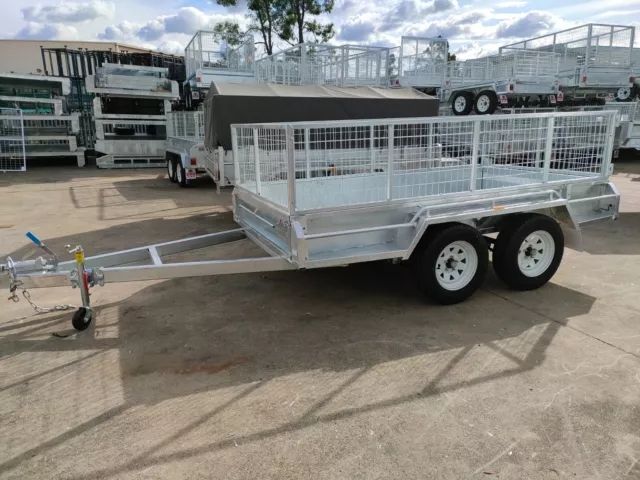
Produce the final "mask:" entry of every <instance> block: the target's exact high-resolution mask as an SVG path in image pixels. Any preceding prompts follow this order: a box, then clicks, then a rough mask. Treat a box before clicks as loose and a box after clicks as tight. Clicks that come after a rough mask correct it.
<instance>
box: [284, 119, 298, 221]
mask: <svg viewBox="0 0 640 480" xmlns="http://www.w3.org/2000/svg"><path fill="white" fill-rule="evenodd" d="M285 139H286V154H287V186H288V190H289V196H288V205H289V215H293V214H295V211H296V158H295V157H296V152H295V147H296V145H295V131H294V128H293V126H292V125H287V126H286V130H285Z"/></svg>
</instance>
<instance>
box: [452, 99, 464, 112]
mask: <svg viewBox="0 0 640 480" xmlns="http://www.w3.org/2000/svg"><path fill="white" fill-rule="evenodd" d="M454 106H455V108H456V110H457V111H458V112H462V111H463V110H464V109H465V107H466V106H467V99H466V98H464V97H458V98H456V101H455V102H454Z"/></svg>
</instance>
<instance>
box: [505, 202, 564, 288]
mask: <svg viewBox="0 0 640 480" xmlns="http://www.w3.org/2000/svg"><path fill="white" fill-rule="evenodd" d="M563 254H564V235H563V233H562V229H561V228H560V225H558V222H556V221H555V220H554V219H553V218H551V217H548V216H546V215H539V214H535V213H532V214H526V215H516V216H514V217H513V218H511V219H509V221H508V223H507V224H506V225H505V226H504V227H503V228H502V230H501V231H500V233H499V234H498V238H497V240H496V242H495V245H494V247H493V269H494V270H495V272H496V275H498V278H500V280H502V281H503V282H504V283H505V284H507V285H508V286H509V287H511V288H513V289H514V290H534V289H536V288H539V287H541V286H542V285H544V284H545V283H547V282H548V281H549V280H550V279H551V277H553V275H554V274H555V273H556V271H557V270H558V267H559V266H560V262H561V261H562V256H563Z"/></svg>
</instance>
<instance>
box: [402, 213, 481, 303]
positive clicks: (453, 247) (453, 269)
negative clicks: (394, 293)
mask: <svg viewBox="0 0 640 480" xmlns="http://www.w3.org/2000/svg"><path fill="white" fill-rule="evenodd" d="M432 228H436V227H432ZM416 254H417V258H416V259H415V261H414V263H413V266H414V274H415V278H416V281H417V283H418V286H419V287H420V289H421V290H422V291H423V292H424V294H425V295H426V296H427V297H429V298H430V299H431V300H433V301H434V302H436V303H440V304H442V305H452V304H454V303H459V302H462V301H463V300H465V299H467V298H468V297H470V296H471V295H472V294H473V292H475V291H476V290H477V289H478V287H479V286H480V284H481V283H482V280H483V279H484V276H485V274H486V272H487V265H488V263H489V253H488V249H487V244H486V242H485V240H484V238H483V237H482V235H480V233H479V232H478V231H477V230H476V229H475V228H473V227H470V226H468V225H463V224H453V225H450V226H446V227H443V228H439V229H436V230H435V232H434V233H433V234H432V235H431V237H428V239H427V241H426V244H425V245H424V246H423V247H422V248H421V249H420V250H419V251H418V252H416Z"/></svg>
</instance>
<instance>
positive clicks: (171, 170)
mask: <svg viewBox="0 0 640 480" xmlns="http://www.w3.org/2000/svg"><path fill="white" fill-rule="evenodd" d="M167 170H169V177H173V163H172V162H171V161H168V162H167Z"/></svg>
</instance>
